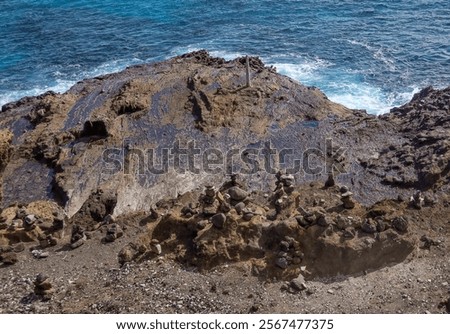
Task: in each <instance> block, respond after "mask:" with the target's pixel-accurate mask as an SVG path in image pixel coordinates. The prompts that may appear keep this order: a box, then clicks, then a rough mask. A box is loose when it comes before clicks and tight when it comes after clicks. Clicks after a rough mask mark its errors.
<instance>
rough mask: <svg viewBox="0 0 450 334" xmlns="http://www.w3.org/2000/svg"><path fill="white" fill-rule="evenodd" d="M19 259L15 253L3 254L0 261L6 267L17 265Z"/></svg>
mask: <svg viewBox="0 0 450 334" xmlns="http://www.w3.org/2000/svg"><path fill="white" fill-rule="evenodd" d="M18 260H19V259H18V258H17V254H16V253H13V252H8V253H3V254H1V255H0V261H1V262H3V264H6V265H12V264H15V263H17V261H18Z"/></svg>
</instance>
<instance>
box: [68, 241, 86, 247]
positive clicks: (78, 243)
mask: <svg viewBox="0 0 450 334" xmlns="http://www.w3.org/2000/svg"><path fill="white" fill-rule="evenodd" d="M84 241H85V239H79V240H77V241H75V242H73V243H71V244H70V248H72V249H75V248H78V247H81V246H82V245H84Z"/></svg>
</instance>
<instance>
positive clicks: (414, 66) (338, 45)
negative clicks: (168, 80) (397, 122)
mask: <svg viewBox="0 0 450 334" xmlns="http://www.w3.org/2000/svg"><path fill="white" fill-rule="evenodd" d="M197 49H207V50H209V51H210V52H211V53H212V54H213V55H215V56H221V57H224V58H227V59H231V58H233V57H236V56H239V55H245V54H249V55H257V56H260V57H261V58H262V59H263V60H264V61H265V62H266V63H267V64H271V65H274V66H276V67H277V69H278V72H280V73H282V74H285V75H288V76H290V77H292V78H294V79H296V80H298V81H300V82H302V83H304V84H307V85H312V86H316V87H319V88H320V89H322V90H323V91H324V92H325V93H326V94H327V95H328V96H329V98H330V99H331V100H334V101H337V102H340V103H342V104H344V105H346V106H348V107H352V108H360V109H366V110H368V111H369V112H371V113H375V114H380V113H384V112H387V111H389V109H390V108H392V107H393V106H397V105H401V104H403V103H405V102H407V101H408V100H409V99H410V98H411V96H412V95H413V93H415V92H417V91H418V90H419V89H420V88H422V87H424V86H427V85H433V86H435V87H444V86H448V85H450V2H449V0H441V1H439V0H436V1H431V0H395V1H379V0H378V1H375V0H362V1H353V0H352V1H350V0H333V1H330V0H321V1H313V0H304V1H296V0H279V1H272V0H228V1H223V0H184V1H182V0H161V1H156V0H136V1H113V0H97V1H92V0H90V1H87V0H70V1H67V0H39V1H34V0H0V105H3V104H5V103H7V102H10V101H13V100H16V99H19V98H21V97H23V96H27V95H36V94H39V93H42V92H44V91H47V90H53V91H57V92H64V91H65V90H67V89H68V88H69V87H70V86H71V85H73V84H74V83H75V82H77V81H79V80H81V79H84V78H88V77H93V76H97V75H101V74H105V73H109V72H114V71H119V70H121V69H124V68H125V67H127V66H129V65H133V64H139V63H144V62H154V61H158V60H163V59H167V58H169V57H172V56H175V55H179V54H182V53H185V52H188V51H193V50H197Z"/></svg>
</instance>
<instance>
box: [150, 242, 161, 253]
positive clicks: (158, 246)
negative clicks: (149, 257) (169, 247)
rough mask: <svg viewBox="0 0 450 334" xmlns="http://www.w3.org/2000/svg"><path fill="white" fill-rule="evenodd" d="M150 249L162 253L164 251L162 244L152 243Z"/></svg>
mask: <svg viewBox="0 0 450 334" xmlns="http://www.w3.org/2000/svg"><path fill="white" fill-rule="evenodd" d="M150 249H151V251H152V252H153V253H155V254H157V255H160V254H161V253H162V247H161V245H160V244H151V245H150Z"/></svg>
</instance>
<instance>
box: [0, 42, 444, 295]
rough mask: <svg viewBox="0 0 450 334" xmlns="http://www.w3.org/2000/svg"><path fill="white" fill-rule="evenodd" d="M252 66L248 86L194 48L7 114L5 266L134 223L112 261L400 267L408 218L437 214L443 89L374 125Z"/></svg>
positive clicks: (282, 273)
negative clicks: (26, 254)
mask: <svg viewBox="0 0 450 334" xmlns="http://www.w3.org/2000/svg"><path fill="white" fill-rule="evenodd" d="M250 70H251V71H250V72H251V76H252V86H251V87H247V86H246V84H245V59H244V58H238V59H235V60H231V61H225V60H224V59H220V58H214V57H211V56H210V55H209V54H208V53H207V52H205V51H198V52H193V53H189V54H186V55H183V56H179V57H175V58H173V59H170V60H167V61H165V62H161V63H155V64H146V65H139V66H134V67H130V68H128V69H126V70H124V71H122V72H119V73H114V74H110V75H106V76H102V77H97V78H93V79H88V80H84V81H82V82H79V83H77V84H76V85H75V86H73V87H72V88H71V89H70V90H69V91H67V92H66V93H64V94H55V93H52V92H48V93H46V94H43V95H41V96H37V97H30V98H24V99H21V100H20V101H17V102H14V103H10V104H7V105H5V106H3V107H2V111H1V113H0V127H1V130H0V181H1V194H2V196H1V198H0V208H1V214H0V247H2V248H1V249H2V251H1V255H0V256H1V259H3V260H2V262H3V263H4V264H5V265H11V264H14V263H16V262H17V261H20V256H17V255H16V253H20V252H15V250H16V248H15V247H18V245H22V247H24V246H23V244H24V243H35V244H37V245H38V247H40V248H47V247H52V246H55V245H57V244H63V245H66V246H68V249H70V250H73V251H74V252H78V251H80V252H81V251H82V250H83V248H84V246H83V245H84V244H85V243H86V242H88V241H89V239H90V238H91V237H92V235H95V233H96V231H100V232H101V237H100V240H101V241H102V242H103V243H104V244H105V245H104V247H108V246H111V245H114V241H115V240H117V239H118V238H121V237H123V236H124V235H125V234H126V226H127V225H128V224H130V221H138V222H139V226H141V227H142V228H143V229H144V232H142V233H141V234H140V235H139V237H137V238H136V240H134V241H132V242H129V243H128V244H127V246H126V247H124V248H123V249H122V250H121V251H120V253H119V255H118V259H119V262H120V263H121V264H124V263H127V262H130V261H139V260H141V259H145V258H148V257H155V256H166V257H169V258H173V259H174V260H177V261H179V262H181V263H185V264H189V265H195V266H197V267H198V268H201V269H209V268H213V267H215V266H217V265H220V264H223V263H228V262H249V263H251V264H252V268H253V270H254V272H255V273H257V274H258V275H261V276H264V277H267V278H270V277H281V278H289V279H293V278H295V277H307V278H309V277H313V276H327V277H328V276H335V275H341V274H342V275H347V274H359V273H362V272H364V271H367V270H375V269H378V268H381V267H383V266H386V265H390V264H395V263H398V262H401V261H403V260H404V259H405V258H407V257H408V256H409V255H410V254H411V253H412V252H413V250H414V248H415V247H416V245H417V243H418V242H417V240H418V239H419V238H418V237H419V236H418V235H417V233H418V232H416V231H417V225H418V224H419V223H418V222H419V221H421V222H423V221H424V220H426V219H429V217H433V219H437V220H438V222H439V224H441V223H442V222H443V221H444V220H445V219H448V218H447V217H448V209H449V199H448V195H447V194H448V192H449V190H450V189H449V187H450V186H449V184H450V179H449V178H450V174H449V173H450V165H449V158H450V156H449V152H450V143H449V134H450V133H449V132H450V129H449V124H450V122H448V121H449V117H450V116H449V115H450V100H449V98H450V88H447V89H444V90H434V89H432V88H426V89H424V90H423V91H422V92H420V93H418V94H417V95H416V96H415V97H414V98H413V100H412V101H411V102H410V103H408V104H406V105H404V106H402V107H399V108H395V109H393V110H392V112H391V113H389V114H386V115H383V116H380V117H376V116H374V115H368V114H367V113H366V112H364V111H361V110H350V109H347V108H345V107H343V106H341V105H339V104H336V103H333V102H331V101H329V100H328V99H327V97H326V96H325V95H324V94H323V93H321V92H320V91H319V90H318V89H316V88H312V87H305V86H303V85H301V84H300V83H298V82H295V81H294V80H292V79H290V78H288V77H285V76H282V75H279V74H277V73H276V72H275V70H274V69H273V68H272V67H266V66H265V65H264V64H263V63H262V62H261V60H260V59H258V58H256V57H253V58H250ZM228 177H230V179H228ZM428 209H429V210H428ZM430 210H431V213H430ZM64 232H67V233H66V234H65V233H64ZM66 235H67V237H66ZM420 240H422V239H420ZM423 240H425V241H424V242H428V241H429V239H428V238H427V239H423ZM106 244H108V246H107V245H106ZM427 245H428V246H431V245H434V244H433V243H431V242H428V243H427ZM81 246H83V247H81ZM33 247H36V246H33ZM19 248H20V247H19ZM22 250H23V249H22ZM34 250H35V249H34ZM44 253H46V252H44ZM32 254H33V255H34V256H35V258H43V257H42V256H41V255H42V254H43V253H42V250H38V251H36V252H34V253H32ZM35 254H37V255H35ZM304 267H306V268H307V269H304ZM302 268H303V269H304V270H302ZM300 275H302V276H300ZM294 286H295V287H294V289H296V290H302V289H303V288H304V287H303V284H302V282H301V279H300V281H299V282H297V283H295V284H294Z"/></svg>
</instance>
